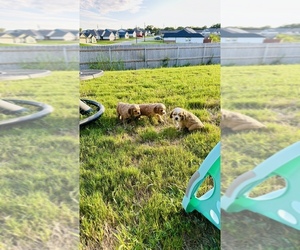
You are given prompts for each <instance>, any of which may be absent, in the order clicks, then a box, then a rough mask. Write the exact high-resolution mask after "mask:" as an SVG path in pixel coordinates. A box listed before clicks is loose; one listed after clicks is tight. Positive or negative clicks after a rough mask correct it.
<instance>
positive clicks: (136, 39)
mask: <svg viewBox="0 0 300 250" xmlns="http://www.w3.org/2000/svg"><path fill="white" fill-rule="evenodd" d="M135 43H136V44H137V25H136V26H135Z"/></svg>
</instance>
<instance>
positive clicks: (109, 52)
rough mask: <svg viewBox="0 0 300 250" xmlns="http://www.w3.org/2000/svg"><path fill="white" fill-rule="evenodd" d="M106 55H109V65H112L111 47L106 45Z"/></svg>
mask: <svg viewBox="0 0 300 250" xmlns="http://www.w3.org/2000/svg"><path fill="white" fill-rule="evenodd" d="M108 55H109V64H110V67H112V55H111V47H108Z"/></svg>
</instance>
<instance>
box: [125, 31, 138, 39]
mask: <svg viewBox="0 0 300 250" xmlns="http://www.w3.org/2000/svg"><path fill="white" fill-rule="evenodd" d="M127 32H128V37H129V38H134V37H136V32H135V30H127Z"/></svg>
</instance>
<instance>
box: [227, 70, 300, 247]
mask: <svg viewBox="0 0 300 250" xmlns="http://www.w3.org/2000/svg"><path fill="white" fill-rule="evenodd" d="M221 76H222V77H221V90H222V91H221V95H222V107H223V108H226V109H229V110H232V111H236V112H240V113H243V114H245V115H249V116H251V117H253V118H255V119H257V120H258V121H260V122H262V123H263V124H265V125H266V126H267V128H266V129H262V130H259V131H255V130H252V131H241V132H236V133H228V132H227V131H222V168H221V173H222V182H221V184H222V193H224V192H225V191H226V189H227V188H228V187H229V185H230V184H231V183H232V181H233V180H234V179H235V178H236V177H238V176H239V175H241V174H243V173H245V172H247V171H248V170H252V169H254V168H255V167H256V166H257V165H258V164H260V163H261V162H263V161H264V160H266V159H267V158H269V157H270V156H272V155H273V154H275V153H277V152H278V151H280V150H282V149H284V148H285V147H287V146H289V145H291V144H293V143H295V142H297V141H299V140H300V99H299V96H300V65H265V66H233V67H222V69H221ZM223 132H225V133H223ZM284 185H285V184H284V183H282V179H281V178H279V177H274V178H272V179H270V181H266V182H265V183H261V184H260V185H258V186H257V187H256V188H255V190H253V192H252V193H251V194H252V195H254V196H258V195H262V194H264V193H268V192H270V191H272V190H275V189H278V188H282V187H283V186H284ZM290 188H291V189H294V192H297V191H298V190H296V191H295V188H297V187H290ZM281 202H286V201H284V199H283V198H279V199H277V201H276V202H275V206H278V208H280V203H281ZM266 210H268V208H267V207H266ZM221 241H222V249H225V250H227V249H298V248H299V243H300V242H299V231H297V230H296V229H293V228H291V227H288V226H284V225H283V224H281V223H278V222H275V221H273V220H271V219H268V218H266V217H264V216H260V215H257V214H254V213H252V212H248V211H245V212H240V213H233V214H227V213H222V239H221Z"/></svg>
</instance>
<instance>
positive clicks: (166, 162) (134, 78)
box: [80, 65, 220, 249]
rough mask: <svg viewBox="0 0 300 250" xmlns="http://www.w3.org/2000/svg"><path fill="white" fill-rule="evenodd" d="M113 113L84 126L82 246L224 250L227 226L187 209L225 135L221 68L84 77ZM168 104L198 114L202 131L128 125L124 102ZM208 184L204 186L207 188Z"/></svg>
mask: <svg viewBox="0 0 300 250" xmlns="http://www.w3.org/2000/svg"><path fill="white" fill-rule="evenodd" d="M80 94H81V97H82V98H85V99H91V100H96V101H98V102H100V103H102V104H103V105H104V106H105V113H104V114H103V116H102V117H101V118H100V119H99V120H97V121H96V122H94V123H92V124H90V125H88V126H86V127H85V128H83V129H81V131H80V163H81V166H80V197H81V198H80V224H81V248H82V249H121V248H122V249H219V246H220V231H219V230H218V229H217V228H215V227H214V226H213V225H212V224H211V223H210V222H209V221H208V220H207V219H206V218H205V217H203V216H202V215H201V214H199V213H198V212H193V213H191V214H187V213H186V212H185V211H184V209H183V208H182V206H181V201H182V199H183V196H184V193H185V189H186V187H187V184H188V181H189V179H190V177H191V176H192V175H193V173H194V172H195V171H196V170H197V169H198V168H199V164H200V163H201V162H202V161H203V160H204V158H205V157H206V156H207V154H208V153H209V152H210V151H211V150H212V148H213V147H214V146H215V145H216V144H217V143H218V142H219V140H220V129H219V122H220V114H219V110H220V66H219V65H210V66H193V67H182V68H163V69H146V70H130V71H129V70H128V71H110V72H105V73H104V75H103V76H102V77H100V78H96V79H93V80H86V81H81V84H80ZM119 101H123V102H129V103H152V102H162V103H164V104H165V105H166V107H167V112H168V115H169V113H170V111H171V110H172V109H173V108H175V107H177V106H179V107H183V108H186V109H188V110H190V111H192V112H193V113H194V114H196V115H197V116H198V117H199V118H200V119H201V120H202V122H203V123H204V125H205V128H204V129H203V130H202V131H198V132H194V133H188V132H179V131H177V130H176V129H175V127H174V125H173V124H172V122H171V121H170V119H169V118H168V115H167V116H166V118H165V123H164V124H158V123H157V122H156V121H155V120H152V121H150V120H148V118H146V117H144V118H142V119H141V120H139V121H137V122H136V123H132V124H126V125H123V124H122V123H120V122H118V121H117V116H116V105H117V103H118V102H119ZM207 188H208V184H207V185H202V186H201V189H202V190H200V191H201V192H202V193H203V192H205V190H206V189H207Z"/></svg>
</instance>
